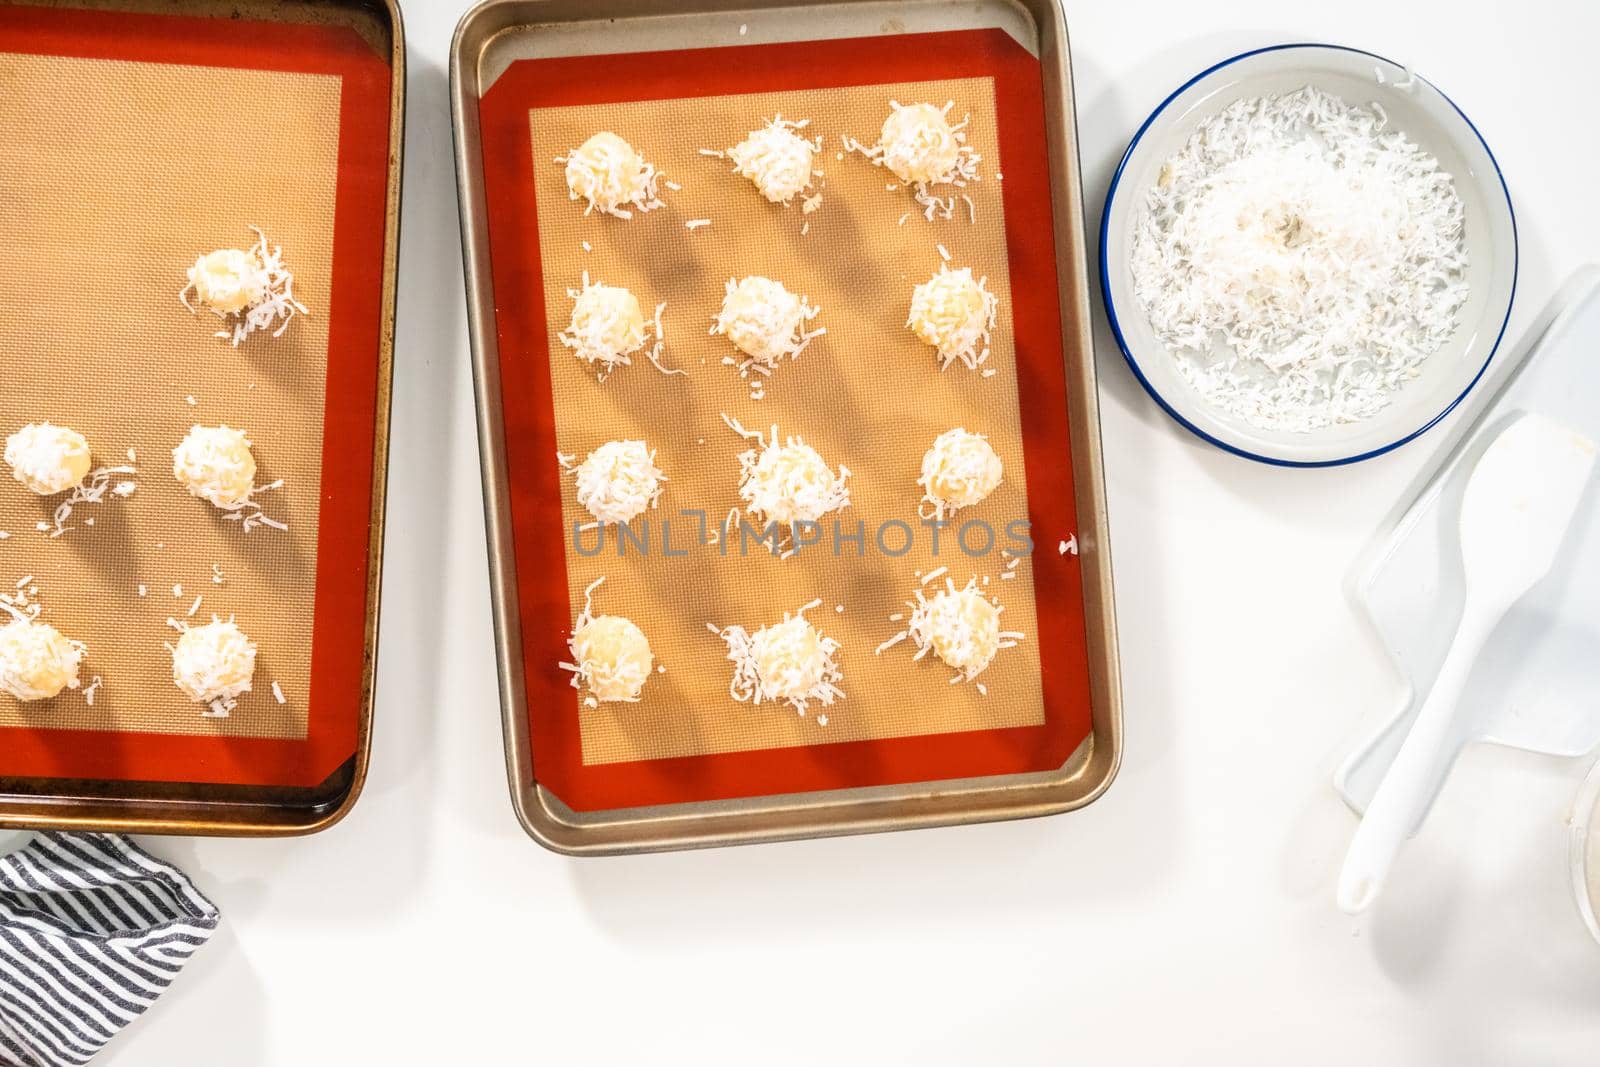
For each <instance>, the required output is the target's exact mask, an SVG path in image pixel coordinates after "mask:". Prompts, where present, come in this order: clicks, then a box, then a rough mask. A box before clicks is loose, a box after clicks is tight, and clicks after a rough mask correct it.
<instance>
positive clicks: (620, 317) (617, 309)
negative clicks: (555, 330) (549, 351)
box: [561, 277, 645, 371]
mask: <svg viewBox="0 0 1600 1067" xmlns="http://www.w3.org/2000/svg"><path fill="white" fill-rule="evenodd" d="M644 342H645V318H644V311H643V310H642V309H641V308H640V307H639V299H638V297H636V296H634V295H633V293H631V292H629V291H628V290H627V289H623V288H622V287H620V286H616V285H598V284H591V283H590V282H589V280H588V278H587V277H585V279H584V286H583V289H582V290H581V291H580V292H579V293H578V294H577V296H576V297H574V299H573V304H572V322H571V324H570V325H568V327H567V328H566V330H565V331H563V333H562V334H561V343H562V344H564V345H566V346H567V347H568V348H570V349H572V354H573V355H575V356H577V357H578V358H579V359H581V360H583V361H584V362H585V363H598V364H600V365H601V366H602V367H604V368H605V369H606V370H607V371H609V370H611V369H613V368H614V367H616V366H617V365H618V364H621V363H627V362H629V360H628V359H627V358H626V357H627V356H629V355H630V354H632V353H634V352H637V351H639V349H641V348H643V347H644Z"/></svg>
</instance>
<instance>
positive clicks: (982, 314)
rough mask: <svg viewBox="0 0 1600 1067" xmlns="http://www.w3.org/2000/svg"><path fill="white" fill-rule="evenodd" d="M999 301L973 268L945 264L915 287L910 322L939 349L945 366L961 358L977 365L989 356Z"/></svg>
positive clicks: (907, 321)
mask: <svg viewBox="0 0 1600 1067" xmlns="http://www.w3.org/2000/svg"><path fill="white" fill-rule="evenodd" d="M997 304H998V301H997V300H996V299H995V296H994V294H993V293H991V292H989V290H988V289H987V288H986V287H985V285H984V279H981V278H974V277H973V276H972V268H970V267H962V268H960V269H959V270H951V269H950V268H949V267H941V268H940V270H939V273H938V274H935V275H934V276H933V277H932V278H929V279H928V280H927V281H925V282H923V283H922V284H921V285H919V286H917V287H916V288H915V289H913V290H912V292H911V314H910V315H909V316H908V317H907V319H906V325H907V326H908V327H910V328H911V331H912V332H913V333H915V334H916V335H917V336H918V337H919V338H921V339H922V340H923V341H924V342H926V343H928V344H930V345H932V346H933V347H934V348H935V349H936V350H938V353H939V360H940V363H941V366H942V367H948V366H949V365H950V364H951V363H952V362H954V361H955V360H958V359H959V360H961V362H962V363H964V364H966V365H967V366H968V367H972V368H976V367H977V366H978V364H980V363H982V362H983V361H984V359H985V358H987V356H988V346H989V331H990V330H992V329H993V328H994V317H995V309H996V306H997Z"/></svg>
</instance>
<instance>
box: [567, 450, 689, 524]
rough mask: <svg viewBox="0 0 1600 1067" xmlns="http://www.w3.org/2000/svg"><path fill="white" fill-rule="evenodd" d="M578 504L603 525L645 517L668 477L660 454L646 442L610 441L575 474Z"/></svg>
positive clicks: (581, 464)
mask: <svg viewBox="0 0 1600 1067" xmlns="http://www.w3.org/2000/svg"><path fill="white" fill-rule="evenodd" d="M572 477H573V480H574V481H576V482H577V484H578V503H580V504H582V505H583V506H584V507H585V508H587V509H588V510H589V514H591V515H593V516H594V517H595V518H596V519H598V520H599V521H600V522H603V523H610V522H616V523H626V522H629V521H631V520H632V519H633V518H634V517H635V516H638V515H642V514H643V513H644V511H645V509H646V508H649V507H650V506H651V505H653V504H654V503H655V502H656V499H657V498H658V497H660V495H661V483H662V482H664V481H665V480H666V477H665V476H664V475H663V474H662V473H661V471H660V470H659V469H658V468H657V467H656V454H655V452H653V451H652V450H651V449H650V446H649V445H647V444H645V443H644V442H643V441H608V442H606V443H605V444H603V445H601V446H600V447H599V448H597V449H595V450H594V451H593V452H591V453H589V455H588V457H587V458H586V459H584V461H583V462H582V463H580V464H578V466H577V468H576V469H575V470H574V471H573V472H572Z"/></svg>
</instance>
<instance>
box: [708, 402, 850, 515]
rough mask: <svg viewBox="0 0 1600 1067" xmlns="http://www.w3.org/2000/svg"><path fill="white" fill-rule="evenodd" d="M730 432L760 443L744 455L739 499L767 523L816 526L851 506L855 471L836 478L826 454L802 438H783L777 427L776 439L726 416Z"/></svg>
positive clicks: (844, 469) (774, 430)
mask: <svg viewBox="0 0 1600 1067" xmlns="http://www.w3.org/2000/svg"><path fill="white" fill-rule="evenodd" d="M722 420H723V421H724V422H725V423H727V424H728V428H729V429H731V430H733V431H734V432H735V433H737V434H739V435H740V436H742V437H745V438H747V439H749V440H752V441H754V442H755V443H756V446H757V447H755V448H751V449H748V450H746V451H745V452H743V453H741V454H740V456H739V498H740V499H741V500H743V501H744V502H745V506H746V507H747V508H748V509H749V511H750V512H751V513H752V514H754V515H755V516H756V517H757V518H760V519H763V520H765V521H767V522H779V523H795V522H816V521H817V520H818V519H820V518H822V516H824V515H826V514H827V513H828V512H830V511H839V510H841V509H843V508H846V507H848V506H849V505H850V488H849V486H848V485H847V484H846V483H847V482H848V481H849V478H850V469H849V468H848V467H844V466H841V467H840V468H839V473H838V474H835V473H834V472H833V471H831V470H829V469H828V463H827V461H826V460H824V459H823V458H822V455H821V453H819V452H818V451H817V450H816V449H814V448H812V447H811V446H810V445H808V444H806V443H805V442H804V441H803V440H801V439H800V438H799V437H789V438H787V439H782V438H780V437H779V436H778V428H777V427H776V426H774V427H772V432H771V438H770V440H769V439H767V438H766V437H763V436H762V435H761V433H759V432H758V431H754V430H746V429H745V428H744V427H743V426H741V425H739V423H738V422H737V421H736V420H734V419H732V418H730V417H728V416H727V415H723V416H722Z"/></svg>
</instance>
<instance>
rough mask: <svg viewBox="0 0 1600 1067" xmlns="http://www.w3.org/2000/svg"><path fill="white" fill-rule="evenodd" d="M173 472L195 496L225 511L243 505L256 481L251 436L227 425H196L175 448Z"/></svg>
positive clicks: (253, 488) (173, 451)
mask: <svg viewBox="0 0 1600 1067" xmlns="http://www.w3.org/2000/svg"><path fill="white" fill-rule="evenodd" d="M172 475H173V477H175V478H177V479H178V481H179V482H181V483H182V484H183V486H184V488H186V489H188V490H189V492H190V493H191V494H192V495H194V496H197V497H199V498H201V499H202V500H208V501H210V502H211V503H212V504H214V505H215V506H217V507H219V508H222V509H223V510H225V511H234V510H237V509H239V508H241V507H244V506H245V505H246V504H248V503H249V502H250V494H251V493H253V492H254V491H255V484H256V460H255V456H253V455H251V453H250V438H249V437H247V436H245V432H244V431H243V430H235V429H232V428H231V427H228V426H195V427H193V428H191V429H190V430H189V435H188V436H187V437H185V438H184V439H183V441H182V442H181V443H180V444H179V445H178V447H177V448H174V449H173V450H172Z"/></svg>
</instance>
